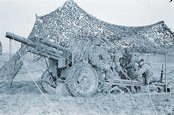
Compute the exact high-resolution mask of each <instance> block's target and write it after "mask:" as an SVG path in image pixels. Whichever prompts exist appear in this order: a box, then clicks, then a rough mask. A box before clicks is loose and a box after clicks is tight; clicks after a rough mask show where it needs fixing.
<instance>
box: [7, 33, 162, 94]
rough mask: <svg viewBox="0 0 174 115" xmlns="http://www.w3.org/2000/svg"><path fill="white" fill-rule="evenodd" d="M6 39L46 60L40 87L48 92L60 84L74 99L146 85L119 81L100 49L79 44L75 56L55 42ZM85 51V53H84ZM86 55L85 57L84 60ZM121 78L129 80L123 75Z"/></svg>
mask: <svg viewBox="0 0 174 115" xmlns="http://www.w3.org/2000/svg"><path fill="white" fill-rule="evenodd" d="M6 37H7V38H10V39H13V40H15V41H18V42H21V43H23V44H25V45H27V49H28V50H27V51H28V52H32V53H34V54H37V55H40V56H43V57H46V58H48V59H49V66H48V69H47V70H46V71H45V72H44V73H43V75H42V77H41V79H42V80H41V86H42V87H43V89H44V90H45V91H46V92H48V93H54V92H55V91H56V87H58V86H59V84H61V83H64V84H65V85H66V88H67V89H68V91H69V92H70V93H71V94H72V95H74V96H91V95H93V94H94V93H96V92H102V91H105V92H108V91H109V90H110V89H112V88H113V87H114V86H120V87H123V86H133V87H134V86H140V87H141V86H146V84H144V83H141V82H138V81H133V80H126V79H124V80H123V79H120V77H119V75H118V74H117V72H116V71H115V68H116V66H118V65H116V63H114V60H113V59H111V57H112V56H111V53H109V52H108V51H106V50H105V49H104V50H105V51H101V50H102V48H101V47H99V48H96V49H95V48H94V47H93V48H92V49H90V48H88V47H87V46H86V45H83V44H81V45H83V47H78V49H80V48H82V51H81V50H80V51H81V52H79V53H78V54H77V55H78V56H74V54H73V51H72V49H70V48H65V47H63V46H61V45H59V44H57V43H54V42H50V41H44V39H41V38H35V40H36V39H39V40H36V41H32V40H29V39H25V38H23V37H20V36H17V35H15V34H12V33H6ZM33 39H34V38H33ZM77 46H78V45H77ZM85 48H86V50H85V51H84V52H83V49H85ZM98 49H99V50H98ZM95 50H96V51H95ZM87 51H88V53H86V52H87ZM93 51H95V52H93ZM100 51H101V52H106V53H107V54H104V55H109V59H105V58H103V57H102V56H103V55H102V53H101V54H100V53H99V52H100ZM91 52H93V54H94V57H93V56H91V55H90V53H91ZM97 53H99V54H97ZM85 54H87V55H88V56H87V57H85V56H84V55H85ZM95 54H96V55H95ZM79 55H80V56H79ZM82 57H83V58H82ZM74 58H75V59H74ZM74 60H78V61H74ZM105 65H108V66H107V67H104V66H105ZM124 75H125V76H126V77H128V76H127V74H126V73H124ZM161 82H162V81H161ZM161 82H160V84H161ZM157 85H158V84H157ZM163 86H164V85H162V87H163Z"/></svg>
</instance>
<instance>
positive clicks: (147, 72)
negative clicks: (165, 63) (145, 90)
mask: <svg viewBox="0 0 174 115" xmlns="http://www.w3.org/2000/svg"><path fill="white" fill-rule="evenodd" d="M152 75H153V72H152V68H151V66H150V64H147V63H145V62H144V59H141V60H140V61H139V62H138V70H137V71H135V73H134V77H135V79H136V80H137V81H140V82H143V83H145V84H148V83H149V81H148V80H149V78H150V77H151V76H152Z"/></svg>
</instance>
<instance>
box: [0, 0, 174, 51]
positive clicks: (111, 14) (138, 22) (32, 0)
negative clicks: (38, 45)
mask: <svg viewBox="0 0 174 115" xmlns="http://www.w3.org/2000/svg"><path fill="white" fill-rule="evenodd" d="M65 1H66V0H0V41H1V42H2V45H3V52H9V40H8V39H7V38H5V33H6V32H12V33H15V34H17V35H20V36H23V37H26V38H27V37H28V35H29V34H30V32H31V30H32V28H33V25H34V23H35V19H36V14H37V15H38V16H42V15H46V14H48V13H50V12H52V11H54V10H55V9H57V8H58V7H61V6H62V5H63V4H64V2H65ZM74 1H75V2H76V3H77V4H78V5H79V6H80V7H81V8H82V9H84V10H85V11H86V12H87V13H89V14H91V15H93V16H95V17H96V18H98V19H100V20H103V21H105V22H109V23H112V24H117V25H124V26H143V25H149V24H153V23H156V22H158V21H162V20H163V21H165V23H166V24H167V25H168V27H169V28H171V30H172V31H173V32H174V15H173V14H174V13H173V12H174V1H173V2H169V0H74ZM11 44H12V45H11V48H12V50H11V52H12V53H15V52H16V51H17V49H18V48H19V47H20V44H19V43H17V42H15V41H12V42H11Z"/></svg>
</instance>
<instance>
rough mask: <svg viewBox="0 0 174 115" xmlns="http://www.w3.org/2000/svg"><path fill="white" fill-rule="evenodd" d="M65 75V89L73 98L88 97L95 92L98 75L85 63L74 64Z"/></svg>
mask: <svg viewBox="0 0 174 115" xmlns="http://www.w3.org/2000/svg"><path fill="white" fill-rule="evenodd" d="M65 73H66V80H67V85H66V86H67V89H68V91H69V93H70V94H72V95H73V96H80V97H90V96H92V95H94V94H95V93H96V92H97V89H98V75H97V72H96V71H95V70H94V69H93V68H92V66H91V65H90V64H88V63H87V62H80V63H76V64H74V65H73V66H72V67H70V68H69V69H67V71H66V72H65ZM85 81H86V82H85ZM80 86H81V88H80ZM82 89H83V90H82Z"/></svg>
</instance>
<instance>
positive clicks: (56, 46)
mask: <svg viewBox="0 0 174 115" xmlns="http://www.w3.org/2000/svg"><path fill="white" fill-rule="evenodd" d="M6 37H7V38H9V39H13V40H15V41H18V42H21V43H23V44H27V45H30V46H33V47H35V46H36V45H35V43H34V42H33V41H31V40H29V39H26V38H24V37H21V36H18V35H16V34H13V33H10V32H7V33H6ZM39 42H40V43H41V44H44V45H46V46H49V47H52V48H56V49H58V50H62V51H68V48H65V47H63V46H60V45H58V44H57V43H53V42H50V41H43V40H40V41H39Z"/></svg>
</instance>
